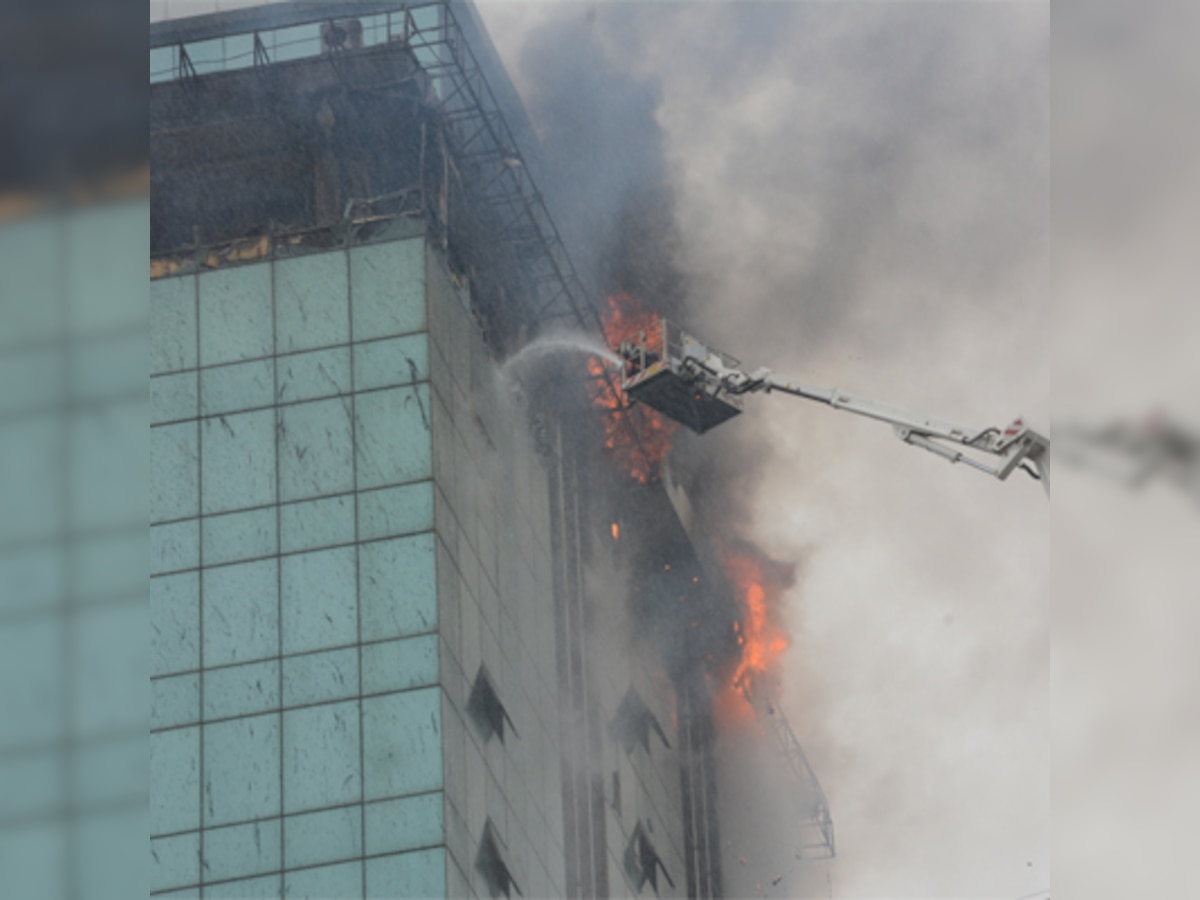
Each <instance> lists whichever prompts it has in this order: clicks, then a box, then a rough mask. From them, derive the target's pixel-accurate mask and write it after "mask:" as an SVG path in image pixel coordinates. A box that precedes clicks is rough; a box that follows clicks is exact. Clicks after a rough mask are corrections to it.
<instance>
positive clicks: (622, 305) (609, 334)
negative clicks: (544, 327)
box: [588, 293, 679, 484]
mask: <svg viewBox="0 0 1200 900" xmlns="http://www.w3.org/2000/svg"><path fill="white" fill-rule="evenodd" d="M656 319H657V316H655V314H654V313H652V312H650V311H648V310H647V309H646V308H645V307H644V306H642V304H641V302H640V301H638V300H637V299H635V298H634V297H632V296H631V295H629V294H626V293H617V294H612V295H610V296H609V297H608V308H607V309H606V310H605V312H604V314H603V315H602V316H601V324H602V325H603V326H604V339H605V341H607V343H608V345H609V346H610V347H612V348H614V349H616V347H618V346H619V345H620V343H621V341H624V340H628V339H629V338H631V337H633V336H634V335H636V334H637V333H638V332H639V331H643V330H644V329H646V328H648V327H649V326H650V325H652V324H653V323H654V321H655V320H656ZM607 371H608V369H607V367H606V366H605V364H604V363H603V362H601V361H600V360H599V359H596V358H595V357H591V358H589V359H588V373H589V374H590V375H591V376H592V402H593V403H594V404H596V405H597V406H599V407H601V408H602V409H604V410H607V414H606V415H605V416H604V446H605V448H606V449H607V450H609V451H610V452H611V454H612V455H613V457H614V458H616V459H617V461H618V462H619V463H620V465H621V467H622V468H624V469H625V470H626V471H627V472H628V473H629V475H630V477H631V478H633V479H634V480H635V481H638V482H640V483H642V484H646V483H648V482H651V481H654V480H656V479H657V478H658V474H659V467H660V466H661V465H662V461H663V459H665V458H666V455H667V453H668V452H669V451H670V449H671V435H672V434H673V433H674V432H675V429H676V428H678V427H679V426H678V425H677V424H676V423H675V422H672V421H671V420H670V419H666V418H664V417H663V416H661V415H659V414H658V413H657V412H655V411H654V410H652V409H650V408H649V407H646V406H628V405H626V403H625V399H624V397H623V396H622V395H621V392H620V390H619V389H618V388H616V387H614V385H613V384H611V383H610V381H609V379H607V378H605V377H604V375H605V373H606V372H607Z"/></svg>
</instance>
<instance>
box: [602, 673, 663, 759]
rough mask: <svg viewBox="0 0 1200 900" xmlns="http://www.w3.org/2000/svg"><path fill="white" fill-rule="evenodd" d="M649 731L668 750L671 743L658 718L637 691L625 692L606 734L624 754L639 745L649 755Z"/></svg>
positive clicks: (631, 689)
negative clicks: (655, 735) (621, 748)
mask: <svg viewBox="0 0 1200 900" xmlns="http://www.w3.org/2000/svg"><path fill="white" fill-rule="evenodd" d="M651 731H653V732H654V733H655V734H657V735H658V737H659V739H660V740H661V741H662V742H663V746H664V747H666V748H667V749H670V747H671V742H670V741H668V740H667V735H666V733H665V732H664V731H663V727H662V725H661V724H659V721H658V718H657V717H656V716H655V715H654V713H652V712H651V711H650V708H649V707H648V706H646V703H645V701H644V700H642V698H641V697H640V696H638V693H637V691H635V690H634V689H633V688H630V689H629V690H628V691H626V692H625V699H623V700H622V701H621V705H620V706H618V707H617V713H616V715H615V716H613V719H612V721H611V722H609V724H608V732H609V734H610V735H612V738H613V740H615V741H616V742H617V743H618V744H620V745H621V746H622V747H624V748H625V752H626V753H632V752H633V748H634V747H635V746H636V745H637V744H641V745H642V748H643V749H644V750H645V751H646V752H647V753H649V752H650V732H651Z"/></svg>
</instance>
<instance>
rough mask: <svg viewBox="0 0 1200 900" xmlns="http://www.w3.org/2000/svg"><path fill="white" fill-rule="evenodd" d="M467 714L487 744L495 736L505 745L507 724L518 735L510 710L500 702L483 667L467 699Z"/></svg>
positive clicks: (480, 668) (494, 687)
mask: <svg viewBox="0 0 1200 900" xmlns="http://www.w3.org/2000/svg"><path fill="white" fill-rule="evenodd" d="M467 712H468V713H470V714H471V718H472V719H473V720H474V721H475V724H476V726H477V727H478V728H479V730H480V731H481V732H483V739H484V741H485V742H486V741H490V740H491V739H492V736H493V735H495V736H496V737H498V738H499V739H500V743H504V723H505V722H507V723H508V727H509V728H511V729H512V732H513V734H516V733H517V727H516V726H515V725H513V721H512V719H511V718H510V717H509V715H508V710H506V709H505V708H504V704H503V703H501V702H500V695H499V693H498V692H497V691H496V686H495V685H494V684H493V683H492V679H491V676H489V675H488V671H487V669H486V668H485V667H483V666H480V667H479V674H478V675H476V676H475V684H474V685H473V686H472V688H471V696H470V697H469V698H467ZM518 736H519V735H518Z"/></svg>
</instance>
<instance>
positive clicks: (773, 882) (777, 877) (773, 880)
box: [771, 875, 783, 886]
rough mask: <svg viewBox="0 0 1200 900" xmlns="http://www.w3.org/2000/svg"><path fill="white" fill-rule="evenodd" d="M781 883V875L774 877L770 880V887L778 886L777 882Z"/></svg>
mask: <svg viewBox="0 0 1200 900" xmlns="http://www.w3.org/2000/svg"><path fill="white" fill-rule="evenodd" d="M781 881H783V876H782V875H776V876H775V877H774V878H772V879H771V885H772V886H774V885H777V884H779V882H781Z"/></svg>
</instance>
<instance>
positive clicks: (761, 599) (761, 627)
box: [718, 549, 795, 718]
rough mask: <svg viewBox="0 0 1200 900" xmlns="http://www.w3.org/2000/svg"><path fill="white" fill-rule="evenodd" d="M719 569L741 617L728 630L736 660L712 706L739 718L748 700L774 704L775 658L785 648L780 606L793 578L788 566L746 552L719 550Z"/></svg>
mask: <svg viewBox="0 0 1200 900" xmlns="http://www.w3.org/2000/svg"><path fill="white" fill-rule="evenodd" d="M721 564H722V567H723V568H724V569H725V574H726V575H728V576H729V580H730V582H732V584H733V589H734V594H735V596H736V599H737V602H738V606H739V607H740V608H741V612H742V617H741V620H740V621H734V623H733V626H732V628H733V633H734V635H735V638H734V639H735V641H736V643H737V645H738V651H739V654H740V655H739V657H738V660H737V665H736V666H735V667H733V669H732V670H731V672H730V675H729V677H728V679H727V681H726V683H725V685H724V686H723V688H722V690H721V697H720V698H719V701H718V702H719V706H720V708H721V709H722V710H723V711H724V712H725V713H726V714H727V715H730V716H732V717H734V718H744V717H745V715H746V714H748V713H749V707H748V701H749V700H750V698H751V695H752V694H753V695H754V696H755V697H756V698H758V699H761V700H763V701H766V702H774V701H775V700H776V699H777V695H778V693H779V671H778V669H779V658H780V656H781V655H782V654H783V651H784V650H786V649H787V648H788V644H789V640H788V636H787V633H786V632H785V630H784V627H783V623H782V621H781V611H782V610H781V601H782V597H783V592H784V590H785V589H786V588H788V587H790V586H791V584H792V582H793V580H794V577H795V576H794V571H793V568H792V566H789V565H785V564H782V563H777V562H775V561H773V560H771V559H768V558H766V557H765V556H762V555H760V554H757V553H754V552H752V551H751V550H749V549H746V550H727V549H723V550H722V552H721Z"/></svg>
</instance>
